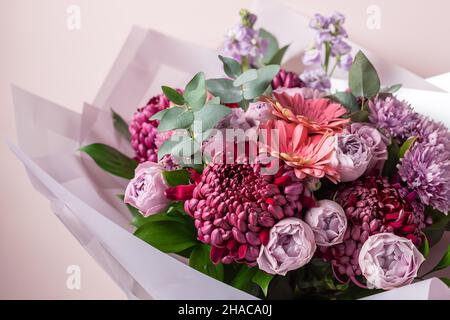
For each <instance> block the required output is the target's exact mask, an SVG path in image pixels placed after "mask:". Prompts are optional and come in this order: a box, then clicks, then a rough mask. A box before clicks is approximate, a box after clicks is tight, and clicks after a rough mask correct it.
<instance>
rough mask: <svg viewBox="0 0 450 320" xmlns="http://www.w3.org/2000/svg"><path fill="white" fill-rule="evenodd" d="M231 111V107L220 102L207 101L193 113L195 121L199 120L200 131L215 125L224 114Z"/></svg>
mask: <svg viewBox="0 0 450 320" xmlns="http://www.w3.org/2000/svg"><path fill="white" fill-rule="evenodd" d="M230 113H231V109H230V108H228V107H226V106H223V105H221V104H215V103H207V104H206V105H205V106H204V107H203V108H202V109H201V110H200V111H197V112H196V113H195V114H194V117H195V120H196V121H201V124H202V131H206V130H209V129H212V128H214V127H215V125H216V124H217V123H218V122H219V121H220V120H222V119H223V118H224V117H225V116H227V115H229V114H230Z"/></svg>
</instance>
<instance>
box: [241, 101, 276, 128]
mask: <svg viewBox="0 0 450 320" xmlns="http://www.w3.org/2000/svg"><path fill="white" fill-rule="evenodd" d="M241 110H242V109H241ZM245 117H246V119H247V121H249V122H250V123H253V124H254V125H255V126H257V125H259V124H260V123H261V122H262V123H264V122H267V121H269V120H271V119H275V116H274V115H273V114H272V108H271V107H270V106H269V104H268V103H266V102H261V101H258V102H252V103H250V105H249V106H248V109H247V111H246V112H245Z"/></svg>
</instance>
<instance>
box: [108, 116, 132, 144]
mask: <svg viewBox="0 0 450 320" xmlns="http://www.w3.org/2000/svg"><path fill="white" fill-rule="evenodd" d="M111 115H112V118H113V124H114V128H115V129H116V130H117V132H119V133H120V134H121V135H122V136H123V137H124V138H125V139H127V141H131V134H130V130H128V124H127V123H126V121H125V120H124V119H123V118H122V117H121V116H120V115H119V114H118V113H116V112H115V111H114V110H113V109H111Z"/></svg>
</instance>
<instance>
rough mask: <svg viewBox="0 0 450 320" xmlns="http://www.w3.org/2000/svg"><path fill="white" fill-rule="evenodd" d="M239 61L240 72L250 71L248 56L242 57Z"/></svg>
mask: <svg viewBox="0 0 450 320" xmlns="http://www.w3.org/2000/svg"><path fill="white" fill-rule="evenodd" d="M241 60H242V63H241V69H242V72H245V71H247V70H248V69H250V64H249V63H248V56H242V57H241Z"/></svg>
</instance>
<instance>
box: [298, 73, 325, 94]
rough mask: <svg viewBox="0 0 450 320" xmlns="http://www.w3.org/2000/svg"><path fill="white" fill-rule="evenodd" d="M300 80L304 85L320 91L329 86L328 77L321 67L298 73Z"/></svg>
mask: <svg viewBox="0 0 450 320" xmlns="http://www.w3.org/2000/svg"><path fill="white" fill-rule="evenodd" d="M300 80H302V81H303V82H304V83H305V87H307V88H311V89H314V90H319V91H321V92H324V91H327V90H328V89H330V88H331V82H330V78H329V77H328V76H327V74H326V73H325V71H323V70H322V69H314V70H309V71H305V72H303V73H302V74H301V75H300Z"/></svg>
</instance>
